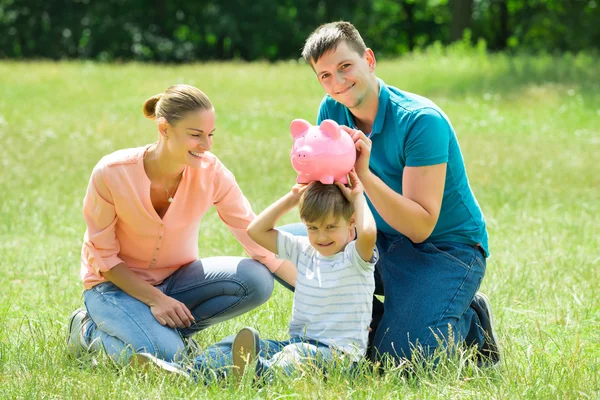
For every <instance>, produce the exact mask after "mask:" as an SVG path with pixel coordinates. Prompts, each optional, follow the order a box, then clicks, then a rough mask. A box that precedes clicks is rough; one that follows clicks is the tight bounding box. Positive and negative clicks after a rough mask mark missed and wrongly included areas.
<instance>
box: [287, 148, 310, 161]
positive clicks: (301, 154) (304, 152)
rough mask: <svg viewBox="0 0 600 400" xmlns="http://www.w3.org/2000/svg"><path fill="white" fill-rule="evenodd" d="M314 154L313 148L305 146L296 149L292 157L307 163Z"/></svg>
mask: <svg viewBox="0 0 600 400" xmlns="http://www.w3.org/2000/svg"><path fill="white" fill-rule="evenodd" d="M312 155H313V149H311V148H310V147H306V146H303V147H301V148H299V149H298V150H296V151H295V152H294V154H293V155H292V157H294V158H295V159H296V161H298V162H300V163H306V162H308V161H309V160H310V159H311V158H312Z"/></svg>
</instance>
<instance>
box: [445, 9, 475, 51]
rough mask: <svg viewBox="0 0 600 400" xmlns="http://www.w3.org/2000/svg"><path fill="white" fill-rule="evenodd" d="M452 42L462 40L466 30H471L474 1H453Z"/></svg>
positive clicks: (451, 10)
mask: <svg viewBox="0 0 600 400" xmlns="http://www.w3.org/2000/svg"><path fill="white" fill-rule="evenodd" d="M450 12H451V14H452V20H451V22H450V40H451V41H452V42H456V41H457V40H461V39H462V37H463V33H464V31H465V29H470V28H471V21H472V18H473V0H451V1H450Z"/></svg>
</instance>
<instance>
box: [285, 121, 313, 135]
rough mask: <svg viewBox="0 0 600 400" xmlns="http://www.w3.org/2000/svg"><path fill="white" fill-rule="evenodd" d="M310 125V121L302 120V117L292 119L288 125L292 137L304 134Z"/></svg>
mask: <svg viewBox="0 0 600 400" xmlns="http://www.w3.org/2000/svg"><path fill="white" fill-rule="evenodd" d="M311 126H312V125H311V124H310V122H308V121H306V120H304V119H295V120H293V121H292V123H291V125H290V132H292V137H293V138H294V139H296V138H298V137H300V136H302V135H304V133H306V131H307V130H308V129H309V128H310V127H311Z"/></svg>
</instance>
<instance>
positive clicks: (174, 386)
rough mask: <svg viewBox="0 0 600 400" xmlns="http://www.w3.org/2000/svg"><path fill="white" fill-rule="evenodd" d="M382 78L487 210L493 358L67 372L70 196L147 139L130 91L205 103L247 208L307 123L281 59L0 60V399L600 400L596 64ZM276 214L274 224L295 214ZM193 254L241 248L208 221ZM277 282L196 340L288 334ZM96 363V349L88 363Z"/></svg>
mask: <svg viewBox="0 0 600 400" xmlns="http://www.w3.org/2000/svg"><path fill="white" fill-rule="evenodd" d="M377 68H378V70H377V71H378V75H379V76H380V77H381V78H383V79H384V80H385V81H386V82H387V83H389V84H393V85H395V86H398V87H400V88H402V89H405V90H408V91H413V92H417V93H419V94H422V95H425V96H427V97H430V98H431V99H432V100H434V101H435V102H436V103H437V104H438V105H440V106H441V107H442V108H443V109H444V110H445V112H446V113H447V114H448V116H449V117H450V119H451V120H452V123H453V125H454V127H455V129H456V131H457V134H458V136H459V140H460V144H461V147H462V150H463V153H464V157H465V161H466V164H467V170H468V173H469V178H470V182H471V185H472V187H473V190H474V192H475V194H476V196H477V198H478V200H479V202H480V204H481V206H482V208H483V210H484V213H485V215H486V218H487V221H488V229H489V233H490V248H491V252H492V257H491V258H490V259H489V262H488V270H487V274H486V278H485V280H484V282H483V286H482V290H483V291H484V292H486V293H487V294H488V295H489V297H490V298H491V300H492V303H493V305H494V311H495V314H496V319H497V323H498V331H499V335H500V337H501V339H502V344H503V347H504V350H505V357H504V360H503V362H502V365H501V366H500V368H498V369H496V370H478V369H476V368H473V367H472V366H470V365H468V366H466V367H464V366H462V365H460V364H457V363H452V362H450V363H448V364H447V365H444V366H443V367H441V368H439V369H438V370H437V371H436V372H435V373H427V372H421V373H418V374H417V375H416V376H406V374H403V373H402V371H401V370H398V369H397V370H392V371H390V372H389V373H387V374H385V375H383V376H376V375H374V374H369V373H367V374H365V375H364V376H361V377H358V378H355V379H349V378H348V377H346V376H344V375H343V374H341V373H338V372H339V371H337V372H334V373H332V375H331V376H330V377H329V379H327V380H323V379H322V378H321V377H320V376H319V375H318V374H311V373H307V374H304V375H302V376H295V377H291V378H287V379H281V380H278V381H277V382H275V383H273V384H272V385H270V386H266V387H255V386H252V385H251V384H250V382H248V381H244V382H243V383H242V384H241V385H240V386H235V385H233V384H223V385H216V386H211V387H204V386H202V385H196V384H193V383H189V382H187V381H185V380H182V379H179V378H177V377H174V376H171V375H167V374H163V373H161V372H160V371H154V370H151V371H149V372H147V373H143V372H140V371H139V370H136V369H133V368H125V369H122V370H116V369H114V368H113V367H112V366H111V365H110V364H108V363H105V362H100V365H99V366H98V367H96V368H89V367H86V366H85V365H84V367H80V366H79V365H78V364H77V363H75V362H74V361H72V360H71V359H69V358H68V357H67V356H66V354H65V349H64V340H65V325H66V323H67V319H68V316H69V314H70V313H71V311H72V310H73V309H74V308H76V307H78V306H80V305H81V304H82V298H81V291H82V287H81V284H80V283H79V278H78V272H79V252H80V248H81V239H82V235H83V232H84V221H83V218H82V215H81V205H82V198H83V196H84V193H85V188H86V185H87V181H88V178H89V174H90V172H91V170H92V167H93V166H94V165H95V163H96V162H97V161H98V160H99V159H100V157H101V156H102V155H104V154H106V153H109V152H112V151H114V150H116V149H119V148H124V147H134V146H140V145H143V144H146V143H150V142H152V141H154V140H155V139H156V137H157V133H156V129H155V126H154V125H153V123H152V122H151V121H149V120H147V119H145V118H144V117H143V116H142V113H141V107H142V104H143V102H144V100H145V99H146V98H147V97H149V96H150V95H153V94H155V93H159V92H161V91H163V90H164V89H165V88H166V87H168V86H169V85H171V84H174V83H188V84H192V85H196V86H198V87H200V88H201V89H202V90H204V91H205V92H206V93H207V94H208V95H209V97H210V98H211V99H212V101H213V103H214V104H215V107H216V110H217V132H216V135H215V145H214V147H213V150H214V152H215V153H216V154H217V155H218V156H219V157H220V159H221V160H222V161H223V162H224V163H225V164H226V165H227V166H228V167H229V168H230V169H231V170H232V171H233V172H234V174H235V175H236V177H237V179H238V182H239V184H240V186H241V187H242V190H243V191H244V193H245V194H246V196H247V197H248V198H249V200H250V202H251V203H252V205H253V207H254V208H255V211H260V210H262V209H263V208H264V207H265V206H267V205H268V204H270V203H271V202H272V201H273V200H275V199H276V198H278V197H279V196H280V195H282V194H283V193H284V192H285V191H287V190H288V189H289V188H290V186H291V185H292V183H293V181H294V178H295V174H294V171H293V170H292V168H291V165H290V162H289V149H290V147H291V143H292V140H291V137H290V134H289V129H288V127H289V123H290V121H291V120H292V119H294V118H305V119H308V120H310V121H314V119H315V117H316V111H317V106H318V104H319V101H320V99H321V97H322V90H321V88H320V87H319V85H318V83H317V81H316V79H315V77H314V75H313V73H312V71H311V69H310V68H309V67H308V66H306V65H300V64H298V63H296V62H290V63H279V64H274V65H273V64H261V63H253V64H243V63H227V64H217V63H214V64H194V65H185V66H163V65H142V64H125V65H102V64H95V63H85V62H81V63H78V62H71V63H67V62H64V63H46V62H31V63H16V62H7V61H3V62H1V63H0V145H1V148H2V153H1V156H0V171H1V173H0V288H1V289H0V398H3V399H4V398H10V399H12V398H23V399H30V398H32V399H33V398H76V399H83V398H85V399H96V398H98V399H100V398H102V399H104V398H111V399H138V398H139V399H144V398H219V399H221V398H231V399H240V398H270V399H279V398H292V397H294V398H311V399H317V398H318V399H321V398H325V399H338V398H360V399H362V398H365V399H381V398H385V399H388V398H389V399H394V398H418V399H426V398H427V399H429V398H443V399H447V398H461V399H462V398H506V399H514V398H531V399H545V398H558V399H574V398H584V399H585V398H594V399H597V398H598V396H600V370H599V369H600V301H599V297H600V290H599V288H600V285H599V283H598V282H599V279H600V274H599V272H600V251H599V249H600V219H599V218H598V215H599V214H600V196H599V194H600V168H599V167H598V164H599V160H600V158H599V156H598V154H600V80H599V79H598V77H600V59H599V58H598V57H597V56H590V55H579V56H572V55H567V56H562V57H560V58H556V57H550V56H540V57H529V56H519V57H514V58H508V57H506V56H504V55H494V56H491V55H485V54H484V53H477V52H471V53H468V54H467V53H464V52H460V51H450V52H449V53H447V54H446V53H443V52H442V51H441V50H439V49H438V50H435V49H434V50H430V51H429V52H425V53H422V54H415V55H413V56H410V57H406V58H403V59H400V60H390V61H383V60H382V61H380V62H379V64H378V67H377ZM296 218H297V216H296V215H293V214H292V215H288V216H287V217H286V218H285V219H284V221H283V222H284V223H287V222H294V221H295V220H296ZM199 254H200V255H201V256H214V255H226V254H227V255H242V254H243V253H242V249H241V247H240V246H239V245H238V244H237V242H236V241H235V239H234V238H233V237H232V236H231V235H230V233H229V232H228V231H227V229H226V228H225V226H224V225H223V224H222V223H221V222H220V221H219V219H218V217H217V215H216V214H215V213H214V212H211V213H209V215H207V216H206V217H205V219H204V221H203V224H202V226H201V233H200V240H199ZM291 300H292V295H291V293H289V292H287V291H286V290H284V289H283V288H282V287H281V286H279V285H277V286H276V289H275V291H274V293H273V296H272V298H271V300H270V301H269V302H268V303H266V304H265V305H263V306H262V307H260V308H259V309H257V310H255V311H253V312H251V313H248V314H246V315H244V316H242V317H240V318H238V319H235V320H233V321H230V322H227V323H224V324H221V325H219V326H215V327H212V328H210V329H208V330H206V331H204V332H202V333H201V334H199V335H197V338H198V340H199V341H200V343H201V344H202V345H203V346H207V345H209V344H210V343H212V342H214V341H216V340H218V339H220V338H221V337H223V336H225V335H228V334H231V333H234V332H236V331H237V330H238V329H239V328H241V327H243V326H246V325H250V326H254V327H256V328H257V329H259V331H260V332H261V334H262V335H263V336H264V337H272V338H284V337H285V336H286V331H287V322H288V318H289V316H290V308H291ZM101 361H102V360H101Z"/></svg>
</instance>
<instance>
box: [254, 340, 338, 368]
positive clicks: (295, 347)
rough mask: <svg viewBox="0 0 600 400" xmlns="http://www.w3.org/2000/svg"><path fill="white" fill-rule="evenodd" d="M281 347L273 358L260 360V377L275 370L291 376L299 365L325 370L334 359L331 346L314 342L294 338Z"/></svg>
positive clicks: (258, 366) (283, 343)
mask: <svg viewBox="0 0 600 400" xmlns="http://www.w3.org/2000/svg"><path fill="white" fill-rule="evenodd" d="M281 345H282V348H281V350H280V351H279V352H278V353H276V354H274V355H272V357H271V358H269V359H260V360H259V365H257V373H258V375H260V376H264V375H266V374H267V373H269V372H272V371H274V370H279V371H282V372H283V373H284V374H286V375H290V374H291V373H292V372H293V371H294V370H295V369H296V368H297V367H298V366H299V365H303V364H309V363H310V364H313V365H314V366H316V367H317V368H324V367H325V366H326V364H327V362H329V361H331V360H333V359H334V351H333V350H332V349H331V348H330V347H329V346H327V345H324V344H320V343H316V342H313V341H310V342H306V341H303V340H301V339H298V338H292V339H290V340H289V341H288V342H287V343H286V342H281Z"/></svg>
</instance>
